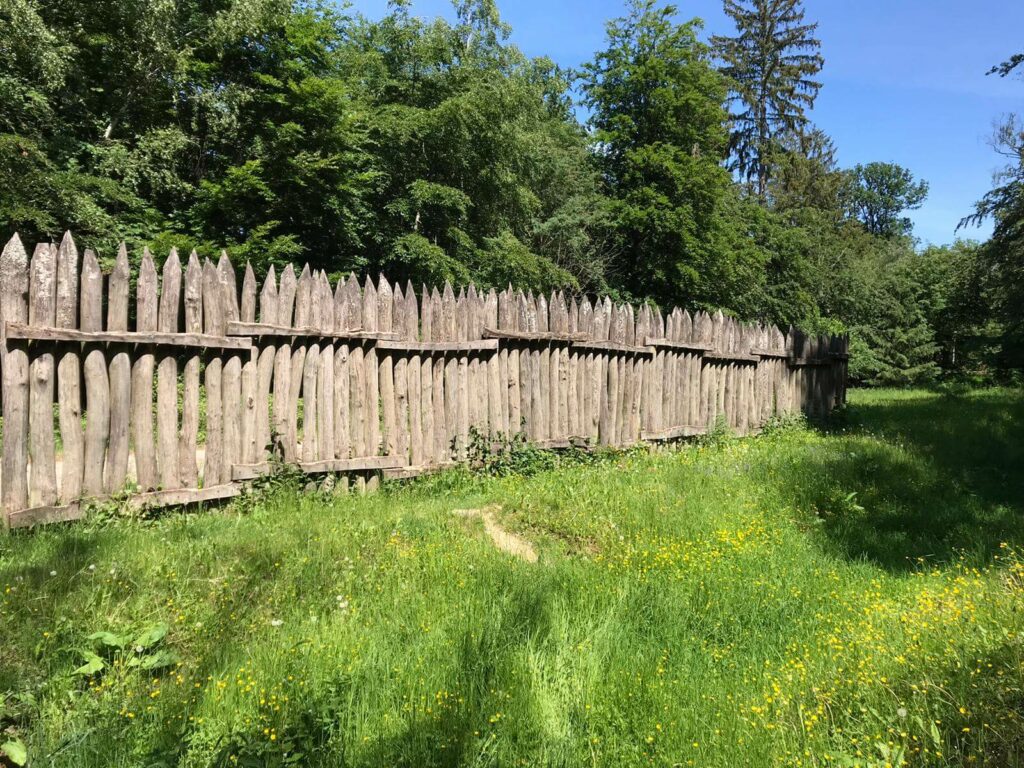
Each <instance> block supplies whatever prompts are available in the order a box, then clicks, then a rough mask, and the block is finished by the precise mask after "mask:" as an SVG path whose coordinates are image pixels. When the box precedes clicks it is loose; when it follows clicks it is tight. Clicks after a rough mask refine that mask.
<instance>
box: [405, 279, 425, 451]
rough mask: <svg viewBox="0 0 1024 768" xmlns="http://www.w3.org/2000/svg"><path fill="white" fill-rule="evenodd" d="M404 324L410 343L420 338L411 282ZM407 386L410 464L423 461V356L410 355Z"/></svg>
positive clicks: (408, 287) (406, 288)
mask: <svg viewBox="0 0 1024 768" xmlns="http://www.w3.org/2000/svg"><path fill="white" fill-rule="evenodd" d="M404 296H405V304H404V311H403V318H404V324H403V326H402V335H403V337H404V338H405V340H406V341H408V342H409V343H414V342H415V341H416V340H417V339H418V338H419V326H420V311H419V303H418V302H417V300H416V291H415V289H414V288H413V287H412V283H411V282H407V283H406V285H405V294H404ZM405 375H406V387H407V390H408V395H409V464H415V465H419V464H422V463H423V456H424V450H423V391H422V384H423V358H422V357H421V356H420V355H418V354H413V355H411V356H410V357H409V360H408V362H407V365H406V374H405Z"/></svg>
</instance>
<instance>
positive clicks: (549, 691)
mask: <svg viewBox="0 0 1024 768" xmlns="http://www.w3.org/2000/svg"><path fill="white" fill-rule="evenodd" d="M851 402H852V404H851V406H850V407H849V408H848V409H846V411H845V412H844V413H842V414H841V415H839V416H838V417H837V418H836V419H834V420H833V422H832V423H831V424H830V425H828V427H827V428H826V429H823V430H816V429H811V428H808V427H806V426H802V425H792V424H791V425H780V426H778V427H776V428H773V429H769V430H767V431H766V433H765V434H764V435H762V436H761V437H758V438H756V439H750V440H725V441H706V442H705V443H704V444H701V445H695V446H687V447H684V448H681V449H680V450H677V451H664V452H660V453H654V454H647V453H645V452H635V453H629V454H625V455H619V456H611V457H605V458H604V459H602V460H596V461H590V462H586V463H575V462H562V463H561V464H560V465H559V466H556V467H555V468H553V469H547V470H544V471H541V472H540V473H539V474H535V475H533V476H531V477H522V476H516V475H512V476H507V477H480V476H472V475H469V474H467V473H462V472H457V473H450V474H447V475H443V476H439V477H436V478H430V479H426V480H424V481H421V482H419V483H417V484H414V485H412V486H411V487H406V488H394V489H388V490H386V491H385V492H382V493H379V494H376V495H373V496H368V497H363V498H355V497H351V496H328V495H325V494H322V493H315V492H306V491H305V490H302V489H301V488H300V486H297V485H291V484H288V483H285V484H283V485H281V486H280V487H278V488H276V489H271V490H268V491H266V492H265V493H262V494H260V495H258V496H254V497H252V498H248V499H244V500H241V501H239V502H238V503H236V504H234V505H233V506H231V507H229V508H226V509H223V510H220V511H216V512H210V513H202V514H196V513H193V514H187V515H186V514H177V515H171V516H166V517H163V518H160V519H156V520H150V521H137V520H136V521H122V520H111V519H109V517H100V518H97V519H96V520H94V521H93V522H91V523H90V522H87V523H86V524H84V525H77V526H71V527H66V528H59V529H57V528H55V529H50V530H43V531H39V532H36V533H30V534H18V535H10V536H3V537H0V701H2V702H3V704H2V709H0V734H3V733H5V734H6V735H0V743H2V742H4V740H5V739H7V740H15V739H16V740H18V741H19V742H21V743H23V744H24V745H25V747H26V748H27V752H28V756H29V763H30V765H33V766H44V765H45V766H67V767H68V768H71V767H74V768H79V767H88V766H97V768H98V767H99V766H103V768H108V767H110V766H133V767H134V766H178V765H181V766H234V765H245V766H283V765H310V766H537V765H543V766H634V765H637V766H640V765H643V766H648V765H653V766H689V765H693V766H721V767H722V768H726V767H728V768H732V767H733V766H783V765H785V766H824V765H834V766H855V765H857V766H886V765H892V766H897V765H935V766H968V765H997V766H1012V765H1018V764H1024V723H1022V721H1021V717H1022V714H1024V696H1022V680H1024V666H1022V663H1024V657H1022V647H1021V637H1022V635H1021V632H1022V629H1024V626H1022V625H1024V615H1022V610H1021V609H1022V607H1024V603H1022V599H1021V598H1022V594H1024V591H1022V590H1024V560H1022V555H1020V554H1018V553H1019V552H1021V551H1024V550H1021V549H1020V548H1021V547H1024V527H1022V518H1024V515H1022V513H1024V472H1022V471H1021V462H1022V459H1024V455H1022V453H1024V448H1022V445H1024V443H1022V440H1021V434H1022V428H1024V397H1022V396H1021V394H1020V393H1018V392H1015V391H1010V390H988V391H981V392H974V393H969V394H959V395H941V394H931V393H925V392H896V391H874V392H853V393H851ZM486 504H500V505H501V508H502V511H501V512H500V513H499V518H500V520H501V522H502V524H503V525H504V526H505V527H507V528H509V529H511V530H513V531H515V532H516V533H518V534H519V535H521V536H523V537H525V538H527V539H529V540H530V541H531V542H532V543H533V544H534V545H535V547H536V548H537V550H538V552H539V554H540V560H539V562H538V563H537V564H530V563H527V562H523V561H520V560H518V559H515V558H513V557H510V556H509V555H507V554H505V553H503V552H501V551H499V550H497V549H496V548H495V547H494V546H493V545H492V544H491V542H490V540H489V539H488V538H487V537H486V535H485V534H484V532H483V527H482V524H481V523H480V522H479V521H476V520H467V519H464V518H461V517H457V516H454V515H452V514H451V511H452V510H453V509H456V508H474V507H481V506H484V505H486ZM165 629H166V633H164V630H165ZM94 633H108V634H106V635H102V634H101V635H99V636H94V637H93V638H92V639H90V636H92V635H94ZM121 646H123V647H121ZM0 762H2V761H0Z"/></svg>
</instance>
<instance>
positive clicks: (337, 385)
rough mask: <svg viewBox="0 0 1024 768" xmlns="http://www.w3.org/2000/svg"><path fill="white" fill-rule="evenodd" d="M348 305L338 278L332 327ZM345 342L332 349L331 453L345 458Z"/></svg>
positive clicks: (348, 444)
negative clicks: (332, 410)
mask: <svg viewBox="0 0 1024 768" xmlns="http://www.w3.org/2000/svg"><path fill="white" fill-rule="evenodd" d="M348 314H349V305H348V291H347V289H346V285H345V279H344V278H341V279H339V280H338V285H337V287H336V288H335V290H334V327H335V329H336V330H337V329H341V328H345V327H346V323H347V322H348ZM349 355H350V352H349V345H348V343H347V342H345V341H341V342H340V343H339V344H337V345H336V346H335V349H334V456H335V458H338V459H347V458H349V457H350V456H351V455H352V409H351V406H350V403H349V376H350V374H349Z"/></svg>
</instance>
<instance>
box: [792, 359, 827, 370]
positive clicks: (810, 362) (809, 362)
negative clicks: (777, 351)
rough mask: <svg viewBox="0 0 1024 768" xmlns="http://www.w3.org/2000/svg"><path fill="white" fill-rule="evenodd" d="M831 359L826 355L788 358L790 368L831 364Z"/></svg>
mask: <svg viewBox="0 0 1024 768" xmlns="http://www.w3.org/2000/svg"><path fill="white" fill-rule="evenodd" d="M833 362H834V361H833V360H832V359H831V358H828V357H796V358H793V359H791V360H789V367H790V368H818V367H821V366H825V365H832V364H833Z"/></svg>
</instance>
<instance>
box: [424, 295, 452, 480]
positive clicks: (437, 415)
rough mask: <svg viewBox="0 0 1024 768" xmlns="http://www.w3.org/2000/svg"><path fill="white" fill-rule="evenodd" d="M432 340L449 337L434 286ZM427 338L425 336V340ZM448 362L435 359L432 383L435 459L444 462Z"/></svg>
mask: <svg viewBox="0 0 1024 768" xmlns="http://www.w3.org/2000/svg"><path fill="white" fill-rule="evenodd" d="M425 304H426V302H424V306H425ZM429 317H430V318H431V324H430V325H431V329H430V339H431V341H444V340H445V339H447V334H446V333H445V330H444V328H445V318H444V312H443V310H442V300H441V293H440V292H439V291H438V290H437V288H434V290H433V291H432V292H431V294H430V315H429ZM425 340H426V339H425V338H424V341H425ZM446 367H447V364H446V362H445V361H444V360H434V361H433V366H432V368H433V377H432V383H431V404H432V407H431V412H432V413H433V417H434V431H433V437H434V440H433V442H434V446H433V461H434V462H436V463H442V462H445V461H447V460H448V459H449V454H448V442H447V440H448V426H447V412H446V406H445V370H446Z"/></svg>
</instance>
